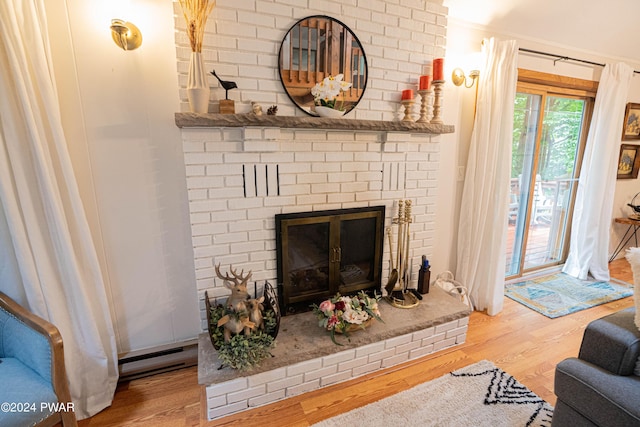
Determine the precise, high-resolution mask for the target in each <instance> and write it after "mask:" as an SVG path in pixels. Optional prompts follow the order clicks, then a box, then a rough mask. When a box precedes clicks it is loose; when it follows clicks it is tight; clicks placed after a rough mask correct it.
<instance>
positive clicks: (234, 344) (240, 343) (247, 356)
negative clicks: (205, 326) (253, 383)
mask: <svg viewBox="0 0 640 427" xmlns="http://www.w3.org/2000/svg"><path fill="white" fill-rule="evenodd" d="M227 314H228V315H230V316H238V315H239V314H242V313H236V312H234V311H233V310H230V309H228V308H226V307H224V306H222V305H217V306H215V307H211V311H210V313H209V323H210V325H211V328H210V330H211V342H212V343H213V347H214V348H215V349H216V350H218V358H219V359H220V361H221V362H222V366H230V367H231V368H233V369H238V370H245V369H247V370H249V369H251V368H253V367H254V366H258V365H259V364H260V362H261V361H262V360H263V359H264V358H266V357H270V356H271V349H272V348H274V347H275V338H274V337H273V336H272V335H271V334H273V333H274V331H275V328H276V322H277V321H276V317H275V313H274V312H273V310H266V311H265V312H264V313H263V316H264V331H256V332H253V333H252V334H250V335H248V336H247V335H244V334H238V335H235V336H233V337H231V340H230V341H229V342H225V341H224V326H218V320H220V319H221V318H223V317H224V316H226V315H227Z"/></svg>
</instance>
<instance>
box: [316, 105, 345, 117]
mask: <svg viewBox="0 0 640 427" xmlns="http://www.w3.org/2000/svg"><path fill="white" fill-rule="evenodd" d="M316 113H318V115H319V116H320V117H331V118H334V119H337V118H340V117H342V116H344V111H340V110H334V109H333V108H329V107H324V106H321V105H316Z"/></svg>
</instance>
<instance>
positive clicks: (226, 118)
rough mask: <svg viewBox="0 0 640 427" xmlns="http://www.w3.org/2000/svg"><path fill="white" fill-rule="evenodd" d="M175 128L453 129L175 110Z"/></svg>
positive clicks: (451, 129) (450, 128) (450, 129)
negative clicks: (179, 111) (177, 111)
mask: <svg viewBox="0 0 640 427" xmlns="http://www.w3.org/2000/svg"><path fill="white" fill-rule="evenodd" d="M176 125H177V126H178V127H179V128H192V127H275V128H294V129H326V130H359V131H373V132H406V133H425V134H433V135H439V134H442V133H453V132H454V126H453V125H445V124H431V123H424V124H423V123H415V122H401V121H383V120H354V119H328V118H322V117H298V116H269V115H262V116H256V115H255V114H252V113H248V114H198V113H176Z"/></svg>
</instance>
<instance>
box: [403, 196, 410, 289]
mask: <svg viewBox="0 0 640 427" xmlns="http://www.w3.org/2000/svg"><path fill="white" fill-rule="evenodd" d="M404 223H405V230H404V231H405V233H406V234H407V235H406V237H405V245H406V250H405V254H404V257H405V265H404V288H403V289H402V290H403V291H404V292H407V289H408V288H409V281H410V278H409V274H410V271H411V270H410V266H409V257H410V255H409V252H410V250H409V243H410V240H411V232H410V231H409V226H410V225H411V200H406V201H405V203H404Z"/></svg>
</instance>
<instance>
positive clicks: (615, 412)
mask: <svg viewBox="0 0 640 427" xmlns="http://www.w3.org/2000/svg"><path fill="white" fill-rule="evenodd" d="M634 315H635V308H629V309H626V310H622V311H619V312H617V313H614V314H611V315H609V316H606V317H603V318H602V319H598V320H594V321H593V322H591V323H589V325H588V326H587V328H586V330H585V332H584V336H583V338H582V344H581V346H580V353H579V356H578V357H577V358H569V359H565V360H563V361H562V362H560V363H559V364H558V366H557V367H556V373H555V394H556V396H557V397H558V400H557V402H556V407H555V411H554V413H553V421H552V426H553V427H565V426H567V427H569V426H570V427H581V426H601V427H604V426H611V427H617V426H620V427H623V426H624V427H630V426H640V359H639V358H640V331H639V330H638V328H637V327H636V325H635V324H634V322H633V318H634Z"/></svg>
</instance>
